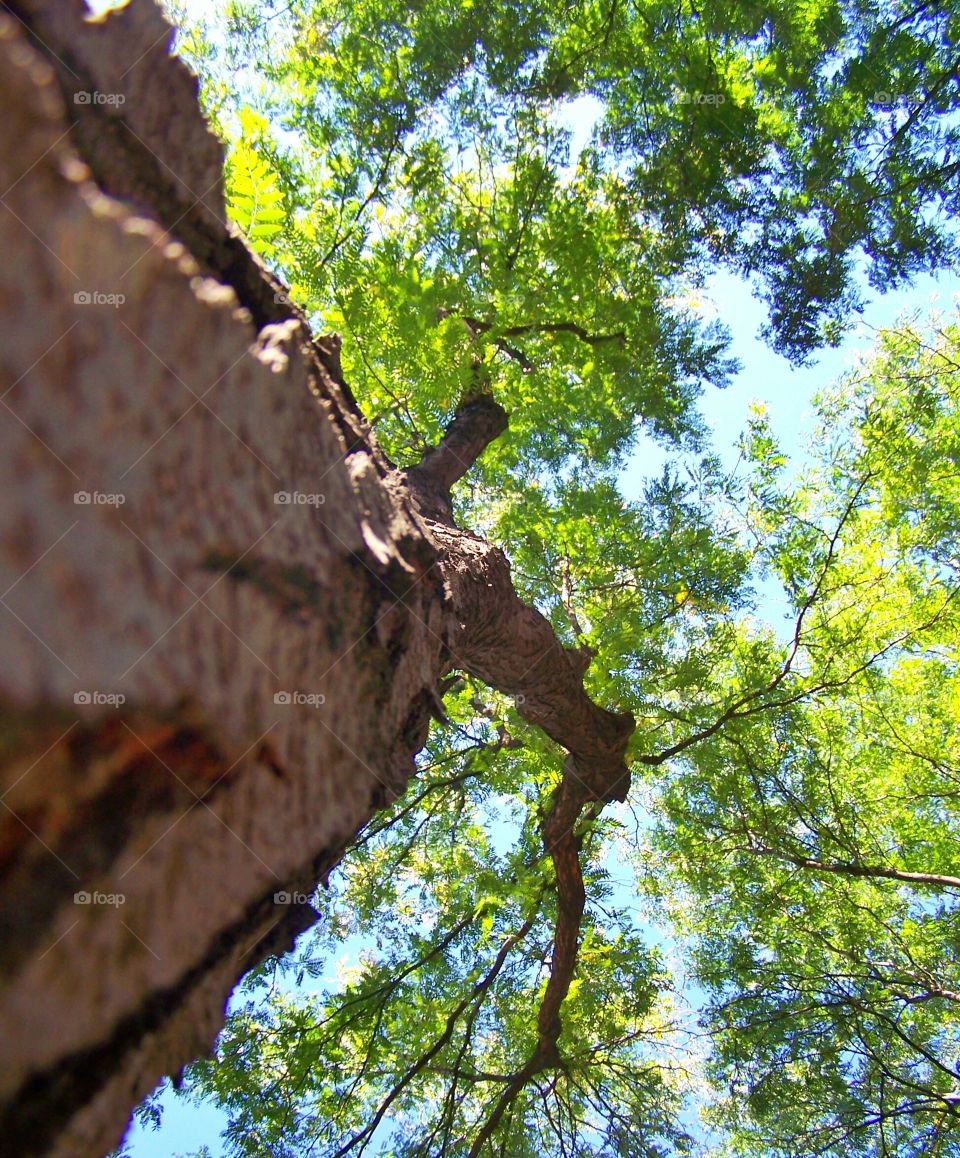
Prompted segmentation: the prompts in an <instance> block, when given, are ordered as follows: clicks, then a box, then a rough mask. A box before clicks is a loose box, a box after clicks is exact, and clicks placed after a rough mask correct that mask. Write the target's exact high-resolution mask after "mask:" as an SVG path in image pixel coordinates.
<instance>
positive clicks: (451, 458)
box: [407, 394, 507, 496]
mask: <svg viewBox="0 0 960 1158" xmlns="http://www.w3.org/2000/svg"><path fill="white" fill-rule="evenodd" d="M506 429H507V412H506V411H505V410H504V409H503V407H502V406H500V405H499V404H498V403H496V402H494V400H493V399H492V398H491V397H490V396H489V395H488V394H477V395H474V396H473V397H472V398H469V399H467V400H466V401H464V402H462V403H461V404H460V406H459V407H458V408H457V412H456V414H455V415H454V417H453V420H452V421H451V423H450V425H449V426H448V427H447V429H446V433H445V434H444V436H443V440H442V441H441V442H440V445H439V446H435V447H432V448H431V449H430V450H428V451H427V453H426V454H425V455H424V456H423V458H422V460H421V461H420V464H419V465H418V466H415V467H414V468H413V469H412V470H410V471H408V472H407V477H408V479H410V478H411V477H412V478H413V480H415V481H416V482H418V483H420V484H421V486H425V487H427V488H429V489H431V490H435V491H438V492H440V493H441V494H442V495H444V496H449V494H450V488H451V487H452V486H453V484H454V483H455V482H459V481H460V479H462V478H463V476H464V475H465V474H466V473H467V471H468V470H469V469H470V468H471V467H472V466H473V464H474V463H475V462H476V461H477V459H478V458H479V457H480V455H481V454H483V452H484V451H485V450H486V449H487V447H488V446H489V445H490V443H491V442H493V440H494V439H495V438H499V436H500V435H501V434H503V432H504V431H505V430H506Z"/></svg>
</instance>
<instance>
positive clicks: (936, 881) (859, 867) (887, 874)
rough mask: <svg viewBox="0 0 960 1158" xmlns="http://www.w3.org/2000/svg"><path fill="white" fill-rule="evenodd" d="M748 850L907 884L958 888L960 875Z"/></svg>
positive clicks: (823, 870)
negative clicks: (912, 871) (952, 875)
mask: <svg viewBox="0 0 960 1158" xmlns="http://www.w3.org/2000/svg"><path fill="white" fill-rule="evenodd" d="M750 852H755V853H758V854H759V855H760V856H769V857H774V858H776V859H777V860H784V861H787V862H788V863H789V864H792V865H796V866H797V868H803V869H811V870H813V871H814V872H821V873H838V874H841V875H843V876H848V877H883V878H886V879H887V880H892V881H906V882H907V883H909V884H918V885H934V886H939V887H942V888H950V889H960V877H948V876H943V875H942V874H940V873H911V872H906V871H904V870H901V869H895V868H886V867H885V866H883V865H867V864H844V863H842V862H839V861H822V860H814V859H813V858H812V857H807V856H793V855H792V854H791V853H788V852H780V851H778V850H777V849H774V848H765V847H763V846H759V845H751V846H750Z"/></svg>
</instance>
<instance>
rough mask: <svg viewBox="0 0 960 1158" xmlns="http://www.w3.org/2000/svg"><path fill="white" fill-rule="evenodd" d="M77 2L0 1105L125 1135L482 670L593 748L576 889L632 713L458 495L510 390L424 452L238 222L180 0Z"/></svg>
mask: <svg viewBox="0 0 960 1158" xmlns="http://www.w3.org/2000/svg"><path fill="white" fill-rule="evenodd" d="M83 12H84V7H83V4H82V2H81V0H75V2H73V0H71V2H65V0H18V2H17V3H15V4H11V5H9V6H8V8H7V10H6V11H3V10H0V101H2V107H3V109H4V133H3V137H2V144H0V242H2V244H3V247H4V250H3V251H4V254H5V261H4V263H3V265H2V267H0V330H2V333H3V343H2V347H0V399H2V408H0V472H2V476H3V477H2V478H0V593H2V594H0V616H2V621H3V631H2V640H3V643H2V648H3V654H2V658H3V663H2V667H0V1043H2V1045H0V1049H2V1053H3V1065H2V1067H0V1137H2V1138H3V1139H4V1147H5V1149H8V1150H9V1152H11V1153H16V1154H24V1155H27V1154H57V1155H70V1156H71V1158H75V1156H78V1155H86V1154H89V1155H96V1154H102V1153H103V1152H105V1151H106V1150H107V1149H109V1148H111V1147H112V1146H114V1145H115V1144H116V1143H117V1142H118V1140H119V1138H120V1136H121V1134H122V1132H123V1130H124V1127H125V1124H126V1121H127V1118H128V1115H129V1113H130V1110H131V1109H132V1107H133V1106H134V1105H135V1104H136V1103H137V1102H138V1101H139V1100H140V1099H141V1098H142V1097H143V1096H144V1095H145V1094H146V1093H148V1092H149V1091H150V1090H151V1089H152V1088H153V1087H154V1086H155V1085H156V1083H157V1081H158V1080H159V1079H160V1078H161V1077H162V1076H163V1075H164V1074H168V1073H175V1072H176V1071H177V1070H178V1069H179V1068H180V1067H181V1066H182V1065H183V1064H185V1063H186V1062H188V1061H189V1060H191V1059H192V1058H194V1057H196V1056H198V1055H199V1054H200V1053H202V1052H203V1051H205V1050H206V1049H208V1048H209V1047H210V1045H211V1044H212V1041H213V1037H214V1035H215V1033H216V1031H217V1029H218V1028H219V1027H220V1025H221V1023H222V1019H223V1007H224V1002H225V999H226V997H227V996H228V994H229V992H230V990H231V988H232V986H233V985H234V984H235V982H236V981H237V979H238V978H239V977H240V976H242V975H243V973H245V972H246V971H247V970H248V969H250V968H251V967H252V966H253V965H255V964H256V963H257V962H258V961H259V960H261V959H263V958H264V957H265V956H267V955H269V954H271V953H274V952H278V951H280V950H282V949H283V948H285V947H287V946H289V944H290V943H291V941H292V938H293V937H294V936H296V935H297V934H298V933H299V932H301V931H302V930H304V929H306V928H307V927H309V925H310V924H311V923H312V922H313V921H315V920H316V919H317V915H316V913H315V912H314V911H313V909H312V908H310V906H309V905H307V904H306V903H303V902H300V901H298V900H297V899H296V894H297V893H309V892H310V891H311V889H312V887H313V885H314V884H315V882H316V881H317V880H318V879H320V878H322V877H323V875H324V874H325V873H326V872H327V871H328V870H329V869H330V867H331V866H332V865H333V864H335V863H336V861H337V859H338V857H339V855H340V854H341V852H342V850H343V849H344V847H345V846H346V845H347V844H348V843H349V842H350V840H351V839H352V838H353V836H354V835H355V834H356V832H357V831H358V830H359V828H360V827H361V826H362V825H363V824H364V823H365V822H366V821H367V820H368V819H369V818H370V816H371V815H372V813H373V812H374V811H375V810H376V808H378V807H380V806H382V805H383V803H385V802H386V801H388V800H390V799H392V798H393V797H394V796H395V795H396V794H397V793H399V792H401V791H402V790H403V788H404V787H405V785H406V782H407V780H408V779H409V777H410V775H411V773H412V771H413V756H414V754H415V753H416V752H417V751H418V750H419V748H420V747H421V746H422V744H423V742H424V740H425V738H426V733H427V729H428V726H429V720H430V716H431V715H432V714H435V713H436V711H437V707H438V681H439V680H440V679H441V677H443V676H444V675H445V674H446V673H447V672H449V671H450V669H451V668H452V667H454V666H459V667H463V668H465V669H466V670H469V671H471V672H472V673H473V674H476V675H478V676H480V677H481V678H483V679H485V680H487V681H488V682H489V683H490V684H492V685H493V686H495V687H497V688H500V689H502V690H504V691H506V692H509V693H511V694H514V695H516V696H518V697H519V698H520V699H522V710H523V712H524V714H525V715H526V716H527V718H528V719H530V720H531V721H532V722H534V723H536V724H538V725H540V726H541V727H543V728H544V730H545V731H546V732H547V733H548V734H549V735H551V736H552V737H553V738H554V739H556V740H557V741H558V742H559V743H560V744H562V745H564V746H565V747H566V748H567V749H568V751H569V752H570V753H571V757H570V759H569V760H568V765H567V767H568V773H569V774H568V776H567V777H565V780H564V784H565V785H569V786H568V787H567V788H566V789H563V790H562V792H561V794H560V795H558V798H557V803H556V804H555V807H554V809H553V810H552V812H551V817H552V818H553V821H552V822H548V824H547V826H546V829H547V830H546V831H545V842H546V844H545V847H546V851H547V852H549V853H550V854H551V855H554V859H555V863H557V866H558V883H559V885H560V892H561V900H562V899H563V897H564V896H568V897H572V898H573V900H574V901H575V899H576V898H575V885H576V881H575V880H574V879H573V878H572V877H570V876H569V874H568V875H567V876H566V877H565V878H564V880H561V879H560V873H561V860H562V858H564V857H566V858H567V861H566V862H564V863H567V862H568V861H569V853H570V850H571V849H573V851H574V862H575V861H576V854H575V844H573V843H571V842H573V834H572V831H571V829H572V825H573V823H574V822H575V820H576V818H577V817H578V816H579V815H580V812H581V809H582V807H583V805H584V804H585V803H586V802H588V801H592V800H600V801H604V800H607V799H612V798H619V797H621V796H622V795H623V793H624V792H625V790H626V784H627V778H626V770H625V768H624V765H623V751H624V747H625V744H626V739H627V737H628V735H629V733H630V730H631V728H632V721H631V720H629V719H628V718H623V717H617V716H613V715H611V714H610V713H607V712H604V711H602V709H599V708H597V707H596V706H595V705H593V704H592V703H591V702H590V701H589V699H588V698H587V697H586V695H585V694H584V692H583V687H582V674H583V670H584V667H585V660H586V657H585V656H583V655H581V654H580V653H575V652H569V651H566V650H565V649H563V648H562V647H561V646H560V645H559V644H558V643H557V641H556V639H555V638H554V636H553V634H552V632H551V631H550V628H549V625H548V624H547V623H546V621H545V620H544V619H543V618H542V617H541V616H539V615H538V613H537V612H535V611H532V610H531V609H528V608H525V607H524V606H523V605H522V604H521V603H520V602H519V600H518V599H517V597H516V595H515V593H514V592H513V588H512V585H511V583H510V576H509V567H508V565H507V562H506V559H505V558H504V556H503V555H502V553H501V552H500V551H499V550H497V549H496V548H494V547H492V546H490V545H489V544H486V543H483V542H482V541H480V540H478V539H476V538H475V537H474V536H472V535H470V534H469V533H467V532H464V531H461V530H459V529H457V528H456V527H455V526H454V525H453V522H452V518H451V517H450V513H449V512H450V504H449V487H450V486H451V485H452V483H453V482H454V481H456V479H457V478H458V477H460V476H461V475H462V474H463V473H464V472H465V470H466V469H467V468H468V467H469V465H470V464H471V463H472V462H473V461H474V459H475V458H476V456H477V454H479V453H481V451H482V449H483V447H484V446H485V445H486V444H487V443H488V442H489V441H490V440H491V439H492V438H494V437H496V436H497V434H498V433H499V432H500V431H501V430H502V429H503V423H504V422H505V416H503V413H502V411H499V408H496V409H494V408H493V404H492V403H489V402H488V401H483V400H477V399H474V400H473V401H472V402H471V403H470V404H468V405H466V406H464V407H462V408H461V411H460V413H459V414H458V417H457V419H456V420H455V422H454V423H453V424H452V426H451V430H450V432H449V433H448V437H447V439H446V440H445V442H444V444H443V445H441V446H440V447H438V448H437V449H436V451H435V452H434V453H433V454H431V455H428V456H427V458H426V459H425V460H424V462H423V464H421V467H420V468H419V470H418V471H414V472H408V474H406V475H403V474H401V473H399V472H397V471H396V470H394V468H393V467H392V465H391V464H390V463H389V462H387V461H386V459H385V458H384V457H383V456H382V455H381V454H380V453H379V451H378V450H377V447H376V445H375V443H374V442H373V440H372V439H371V438H370V436H369V433H368V431H367V428H366V426H365V424H364V422H363V419H362V417H361V415H360V413H359V411H358V410H357V407H356V405H355V403H354V402H353V399H352V397H351V396H350V393H349V390H348V389H347V387H346V385H345V384H344V383H343V382H342V379H341V377H340V373H339V360H338V357H337V353H338V348H339V346H338V341H337V340H336V339H334V338H328V339H318V340H313V339H312V338H311V335H310V334H309V333H308V331H307V329H306V327H305V325H304V323H303V320H302V319H301V318H300V317H299V316H298V315H297V314H296V311H295V310H293V309H292V308H291V307H290V306H289V305H288V304H287V303H286V301H285V299H284V297H283V295H279V296H278V294H277V290H278V288H279V287H278V284H277V283H276V282H275V281H274V280H273V279H272V278H271V277H270V276H269V275H268V274H267V273H266V272H265V271H264V270H263V269H262V268H261V266H260V265H259V263H258V262H257V261H256V260H255V259H254V258H253V257H252V256H251V254H250V253H249V252H248V251H247V249H246V247H245V246H244V245H243V243H242V241H241V240H240V239H239V238H238V237H237V236H235V234H234V233H233V232H232V231H231V229H230V227H229V226H228V225H227V223H226V222H225V220H224V214H223V199H222V191H221V183H222V156H221V151H220V147H219V145H218V144H217V142H216V141H215V140H214V139H213V137H212V136H211V135H210V134H209V132H208V130H207V129H206V127H205V125H204V124H203V121H202V118H201V116H200V113H199V110H198V107H197V103H196V98H195V89H196V86H195V82H194V81H193V79H192V78H191V77H190V75H189V73H188V72H187V71H186V70H185V68H184V67H183V65H182V64H180V63H179V62H177V61H175V60H172V59H170V57H169V56H168V45H169V41H170V30H169V28H168V27H167V25H166V24H165V23H164V22H163V20H162V17H161V16H160V15H159V12H158V11H157V9H156V8H155V7H154V5H153V4H152V3H149V2H147V0H133V2H132V3H131V4H130V5H129V6H127V7H126V8H124V9H121V10H119V11H117V12H114V13H111V14H109V15H108V16H107V17H105V18H103V19H101V20H98V21H92V22H91V21H85V20H84V19H83ZM80 94H88V97H89V99H80V100H78V99H77V98H78V95H80ZM95 94H100V97H97V96H96V95H95ZM101 97H102V98H110V99H109V100H108V99H100V98H101ZM120 98H122V100H121V99H120ZM497 411H499V413H497ZM284 496H285V497H286V499H287V501H283V499H284ZM561 797H562V799H561ZM561 805H562V807H561ZM573 805H575V807H573ZM561 820H562V821H563V823H562V824H560V821H561ZM554 828H556V832H553V829H554ZM561 828H562V829H563V831H562V832H561V831H560V829H561ZM551 833H553V835H551ZM554 837H555V838H556V839H554ZM576 871H577V873H578V872H579V867H578V866H576ZM580 887H581V891H582V882H581V886H580ZM571 889H572V890H573V892H571ZM291 895H294V900H293V901H292V902H291V901H290V899H289V898H290V896H291ZM581 908H582V902H581ZM564 911H566V912H567V917H566V918H564V916H563V913H564ZM572 916H573V913H572V909H570V907H569V905H568V906H567V909H566V910H565V909H564V904H563V903H562V904H561V925H560V927H558V930H557V938H558V941H557V946H558V954H560V955H556V956H555V963H559V962H561V961H562V960H566V958H565V957H562V956H561V955H562V953H568V955H569V952H568V949H569V946H570V945H571V944H572V947H573V953H574V955H575V950H576V935H577V928H578V923H579V915H576V921H575V922H574V921H572ZM571 938H572V941H571ZM564 946H567V948H564ZM571 961H572V959H571ZM570 968H571V969H572V963H571V966H570ZM555 973H556V976H557V980H556V981H554V980H553V978H551V985H550V987H549V988H548V994H550V1001H551V1003H552V1011H551V1009H549V1008H548V1009H545V1011H542V1016H541V1020H542V1022H543V1025H542V1027H541V1028H542V1029H543V1028H544V1027H545V1028H546V1030H547V1031H549V1033H551V1034H553V1037H554V1040H555V1033H554V1030H555V1028H556V1027H557V1026H558V1025H559V1021H558V1020H557V1011H558V1009H559V1002H560V1001H562V997H563V995H564V994H565V992H566V986H568V984H569V975H567V976H566V983H564V976H563V973H562V971H561V970H560V969H559V968H557V969H555ZM558 998H559V999H558ZM544 1048H546V1047H544ZM542 1056H543V1057H544V1058H545V1057H546V1056H547V1055H546V1053H543V1055H542Z"/></svg>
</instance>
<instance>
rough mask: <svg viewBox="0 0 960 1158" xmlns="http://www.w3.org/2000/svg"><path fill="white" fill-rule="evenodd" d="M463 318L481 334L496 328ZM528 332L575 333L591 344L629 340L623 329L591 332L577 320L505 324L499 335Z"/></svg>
mask: <svg viewBox="0 0 960 1158" xmlns="http://www.w3.org/2000/svg"><path fill="white" fill-rule="evenodd" d="M463 320H464V321H465V322H466V323H467V325H468V326H470V327H471V329H473V330H475V331H476V332H477V333H479V334H485V333H487V331H488V330H493V329H495V328H496V326H495V323H493V322H484V321H482V320H481V319H480V318H464V319H463ZM527 334H573V335H574V337H577V338H579V339H580V341H581V342H586V343H587V345H589V346H600V345H602V344H603V343H604V342H618V343H619V344H620V346H621V348H622V347H623V346H624V344H625V343H626V340H627V335H626V334H625V333H624V332H623V330H617V331H615V332H614V333H612V334H591V333H590V331H589V330H585V329H584V328H583V326H580V325H578V324H577V323H576V322H526V323H524V324H523V325H519V326H505V327H504V328H503V329H502V330H499V335H500V337H502V338H522V337H524V335H527Z"/></svg>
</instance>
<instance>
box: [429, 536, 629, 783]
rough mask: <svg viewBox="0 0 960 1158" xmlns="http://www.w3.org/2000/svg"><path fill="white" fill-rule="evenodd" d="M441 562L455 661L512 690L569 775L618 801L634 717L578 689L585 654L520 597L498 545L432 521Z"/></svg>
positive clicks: (493, 684)
mask: <svg viewBox="0 0 960 1158" xmlns="http://www.w3.org/2000/svg"><path fill="white" fill-rule="evenodd" d="M430 531H431V534H432V536H433V539H434V542H435V543H436V545H437V547H438V549H439V551H440V568H441V571H442V573H443V577H444V580H445V581H446V584H447V588H448V590H449V591H450V594H451V596H452V599H453V605H454V609H455V612H456V616H457V619H458V620H459V624H460V632H459V634H458V635H457V636H456V637H455V639H454V640H453V641H452V646H451V651H452V658H453V665H454V666H456V667H459V668H461V669H462V670H464V671H466V672H469V673H470V674H471V675H474V676H476V677H477V678H478V679H481V680H483V681H484V683H487V684H489V685H490V686H491V687H494V688H497V689H498V690H499V691H502V692H505V693H506V694H507V695H511V696H515V697H516V701H517V710H518V711H519V713H520V715H521V716H523V717H524V719H526V720H527V721H529V722H530V723H531V724H535V725H536V726H537V727H539V728H542V729H543V731H544V732H546V734H547V735H548V736H549V737H550V738H551V739H552V740H555V741H556V742H557V743H558V744H561V745H562V746H563V747H564V748H565V749H566V750H567V752H569V753H570V755H571V756H572V757H573V765H572V769H571V774H572V775H573V776H574V777H578V778H579V779H580V781H581V783H582V784H583V785H584V786H585V787H586V788H587V789H588V793H589V795H590V797H591V798H593V799H597V800H623V799H625V797H626V793H627V789H628V788H629V782H630V778H629V773H628V772H627V768H626V765H625V764H624V752H625V750H626V746H627V741H628V740H629V738H630V736H631V735H632V734H633V729H634V726H635V721H634V718H633V716H631V715H629V714H626V715H618V714H616V713H614V712H608V711H606V710H605V709H603V708H601V707H598V706H597V705H596V704H594V703H593V701H592V700H591V699H590V698H589V696H588V695H587V693H586V692H585V691H584V688H583V673H584V670H585V668H586V665H587V663H588V662H589V655H588V654H587V653H584V652H581V651H572V650H569V649H567V648H565V647H564V646H563V645H562V644H561V643H560V641H559V640H558V639H557V637H556V635H555V634H554V631H553V628H552V627H551V626H550V624H549V622H548V621H547V620H546V619H545V618H544V617H543V616H542V615H541V614H540V612H539V611H537V610H535V609H534V608H532V607H527V606H526V605H525V604H523V603H522V602H521V601H520V599H519V598H518V597H517V593H516V592H515V591H514V589H513V583H512V580H511V578H510V565H509V563H508V562H507V560H506V558H505V557H504V554H503V552H502V551H500V550H499V549H498V548H496V547H494V546H492V545H491V544H490V543H486V542H484V541H483V540H481V539H478V538H476V537H475V536H473V535H470V534H469V533H467V532H464V531H460V530H458V529H457V528H455V527H452V526H447V525H442V524H438V523H432V524H431V526H430Z"/></svg>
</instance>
